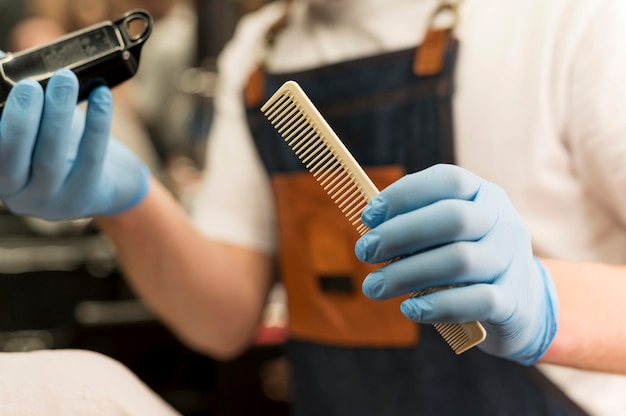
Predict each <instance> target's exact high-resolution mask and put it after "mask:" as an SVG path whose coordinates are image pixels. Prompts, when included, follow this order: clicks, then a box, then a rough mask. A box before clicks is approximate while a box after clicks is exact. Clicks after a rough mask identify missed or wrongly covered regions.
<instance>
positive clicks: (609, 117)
mask: <svg viewBox="0 0 626 416" xmlns="http://www.w3.org/2000/svg"><path fill="white" fill-rule="evenodd" d="M624 22H626V2H624V1H621V0H612V1H605V2H603V3H602V4H601V5H600V6H599V7H598V8H597V10H596V12H595V13H594V15H593V16H592V17H591V18H590V20H589V25H588V27H587V28H586V30H585V32H584V34H583V35H582V36H581V40H580V43H579V45H578V48H577V52H576V56H575V58H574V63H573V67H572V72H571V80H570V83H571V89H570V99H569V102H570V104H569V108H570V111H569V116H568V121H567V124H568V129H567V132H566V135H567V143H568V145H569V146H570V151H571V154H572V159H573V168H574V169H575V171H576V173H577V174H578V175H580V178H581V180H582V181H583V183H584V184H585V190H586V191H587V192H589V193H590V194H591V195H592V196H593V198H594V199H595V200H597V201H599V203H600V204H601V205H602V206H603V207H604V209H606V210H607V211H608V212H609V213H610V215H611V216H613V217H614V218H615V219H616V221H618V222H619V223H620V224H622V225H624V226H626V208H624V207H626V48H625V47H624V39H626V24H624Z"/></svg>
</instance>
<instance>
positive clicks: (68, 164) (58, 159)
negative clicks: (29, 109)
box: [31, 69, 78, 195]
mask: <svg viewBox="0 0 626 416" xmlns="http://www.w3.org/2000/svg"><path fill="white" fill-rule="evenodd" d="M77 99H78V79H77V78H76V75H74V73H72V72H71V71H70V70H68V69H62V70H59V71H57V72H56V73H55V74H54V75H53V76H52V77H51V78H50V80H49V81H48V84H47V86H46V92H45V104H44V110H43V117H42V119H41V128H40V130H39V136H38V138H37V144H36V146H35V152H34V155H33V169H32V189H31V190H32V192H33V194H34V195H45V194H54V193H55V192H56V191H57V190H58V189H59V188H60V187H61V186H62V185H63V183H64V182H65V180H66V178H67V175H68V174H69V172H70V171H71V170H72V167H73V166H72V165H73V161H74V158H75V154H73V153H74V152H75V148H74V146H75V143H72V140H71V139H72V138H71V127H72V119H73V117H74V111H75V110H76V102H77Z"/></svg>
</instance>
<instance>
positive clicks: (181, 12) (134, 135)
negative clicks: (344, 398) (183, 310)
mask: <svg viewBox="0 0 626 416" xmlns="http://www.w3.org/2000/svg"><path fill="white" fill-rule="evenodd" d="M268 1H269V0H195V1H194V0H107V1H104V0H80V1H79V0H25V1H19V2H17V1H10V0H0V49H2V50H4V51H19V50H22V49H26V48H28V47H31V46H35V45H38V44H41V43H44V42H47V41H50V40H53V39H55V38H56V37H58V36H61V35H62V34H64V33H67V32H70V31H73V30H77V29H80V28H84V27H86V26H89V25H91V24H95V23H98V22H100V21H103V20H115V19H117V18H119V17H121V16H122V15H123V14H124V13H126V12H127V11H129V10H131V9H134V8H143V9H145V10H148V11H149V12H150V13H151V15H152V16H153V18H154V21H155V25H154V28H153V32H152V35H151V37H150V39H149V41H148V42H147V43H146V44H145V46H144V47H143V49H142V54H141V61H140V68H139V72H138V73H137V75H136V76H135V77H134V78H133V79H132V80H130V81H128V82H126V83H124V84H122V85H120V86H119V87H116V88H115V89H114V90H113V93H114V95H115V115H114V125H113V132H114V134H115V135H116V136H117V137H118V138H119V139H120V140H122V141H124V142H125V144H126V145H128V146H129V147H130V148H131V149H133V150H134V151H135V152H136V153H137V154H138V155H139V156H140V157H141V158H142V159H143V160H144V161H145V162H146V163H147V164H148V166H149V167H150V168H151V169H152V171H153V173H154V175H156V176H157V177H159V178H160V179H161V180H162V181H163V182H164V183H165V184H166V185H167V186H168V187H169V188H170V190H171V191H172V192H173V193H174V195H176V197H177V198H179V200H180V201H181V203H182V204H183V205H185V206H187V205H186V204H187V202H188V201H189V198H191V197H192V196H193V194H194V191H195V187H196V185H197V181H198V179H199V173H200V171H201V169H202V168H203V163H204V149H205V145H206V137H207V132H208V129H209V126H210V123H211V110H212V96H213V84H214V80H215V59H216V56H217V54H218V53H219V52H220V50H221V49H222V47H223V45H224V43H225V42H226V41H227V40H228V39H229V38H230V36H231V35H232V32H233V29H234V26H235V24H236V22H237V20H238V19H239V18H240V17H241V16H242V15H243V14H245V13H247V12H249V11H252V10H255V9H256V8H258V7H260V6H262V5H263V4H264V3H266V2H268ZM283 311H284V296H283V294H282V292H281V291H280V287H277V288H276V290H275V291H274V293H272V295H271V297H270V299H269V301H268V306H267V313H266V319H265V320H264V323H263V325H262V326H261V327H260V328H259V336H258V341H257V343H256V345H255V346H254V347H252V348H250V350H249V351H248V352H247V353H245V354H244V355H243V356H242V357H240V358H238V359H236V360H233V361H230V362H217V361H214V360H212V359H210V358H209V357H206V356H202V355H199V354H196V353H194V352H193V351H191V350H189V349H187V348H186V347H185V346H183V345H182V344H180V343H179V342H178V341H177V340H176V339H175V338H174V337H173V336H172V334H171V333H170V332H169V331H168V330H167V329H166V328H164V327H163V326H162V325H161V324H160V323H159V322H158V321H157V320H156V319H155V318H154V316H153V315H152V314H151V313H150V311H149V310H148V309H147V308H145V307H144V305H143V304H142V303H141V301H139V300H138V299H137V298H136V296H135V295H134V293H133V292H132V290H131V289H130V288H129V287H128V286H127V285H126V283H125V280H124V276H123V275H121V273H120V271H119V269H118V267H117V261H116V255H115V252H114V250H113V248H112V246H111V245H110V244H109V242H108V241H107V240H106V239H105V238H104V237H103V236H102V235H101V234H100V233H99V232H98V230H97V229H96V228H95V227H94V226H93V225H92V223H91V222H90V221H89V220H79V221H60V222H48V221H43V220H39V219H34V218H26V217H17V216H14V215H12V214H11V213H10V212H8V211H7V210H5V209H4V208H3V207H2V206H0V352H12V351H30V350H36V349H57V348H83V349H90V350H94V351H98V352H101V353H104V354H107V355H109V356H112V357H114V358H116V359H118V360H119V361H121V362H123V363H124V364H126V365H127V366H128V367H129V368H130V369H131V370H132V371H134V372H135V373H136V374H137V375H138V376H139V377H140V378H141V379H143V380H144V381H145V382H146V383H147V384H148V385H149V386H150V387H151V388H153V389H154V390H155V391H156V392H157V393H158V394H160V395H161V396H162V397H163V398H164V399H165V400H167V401H168V402H169V403H171V404H172V405H173V406H174V407H176V408H177V409H178V410H179V411H181V412H182V413H183V414H185V415H192V416H193V415H244V414H255V415H278V416H279V415H281V414H288V410H287V409H288V402H289V368H288V365H287V364H286V362H285V359H284V357H283V350H282V340H283V334H284V333H283V331H282V328H283V324H284V316H283Z"/></svg>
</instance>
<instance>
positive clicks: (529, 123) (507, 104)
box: [0, 0, 626, 415]
mask: <svg viewBox="0 0 626 416" xmlns="http://www.w3.org/2000/svg"><path fill="white" fill-rule="evenodd" d="M440 7H443V9H444V10H452V11H453V12H455V13H458V14H456V15H454V16H453V17H454V19H452V22H454V31H447V30H439V29H440V28H439V27H438V26H436V25H434V24H433V19H432V16H433V15H434V14H435V12H436V11H437V10H439V8H440ZM625 18H626V5H624V3H623V2H620V1H597V2H576V1H565V0H561V1H556V2H550V3H545V2H540V1H526V2H513V1H502V2H497V3H493V2H487V1H486V0H484V1H480V0H473V1H469V0H468V1H466V2H463V3H461V4H460V6H459V7H458V10H457V9H456V6H455V5H449V4H438V3H437V2H433V1H394V2H389V1H386V2H385V1H377V0H372V1H354V0H342V1H339V0H338V1H330V0H329V1H322V0H315V1H295V2H293V3H292V4H291V7H290V8H285V3H284V2H275V3H272V4H270V5H268V6H267V7H264V8H262V9H261V10H260V11H258V12H256V13H254V14H251V15H249V16H247V17H246V18H244V19H243V20H242V21H241V23H240V25H239V28H238V30H237V32H236V33H235V36H234V38H233V39H232V41H231V42H230V43H229V45H228V46H227V48H226V49H225V50H224V52H223V54H222V56H221V58H220V62H219V68H218V69H219V75H220V79H219V83H218V90H217V96H216V97H217V101H216V114H215V120H214V123H213V126H212V131H211V134H210V139H209V149H208V153H207V169H206V174H205V178H204V182H203V185H202V188H201V189H200V192H199V194H198V196H197V200H196V204H195V207H194V212H193V215H192V221H189V219H188V218H187V214H186V213H185V211H184V210H182V209H181V207H180V205H179V204H178V203H177V201H176V200H175V199H174V198H172V197H171V195H170V194H169V193H168V192H167V190H166V189H164V187H163V186H162V185H160V184H159V183H158V182H157V181H156V180H155V179H153V178H151V177H150V174H149V172H148V170H147V169H146V168H145V166H144V164H142V163H141V162H140V161H139V160H138V159H137V158H135V157H134V156H133V155H132V153H130V152H129V151H128V150H127V149H125V148H124V147H123V146H121V145H120V144H119V143H118V142H117V141H116V140H115V139H109V134H108V130H107V127H108V124H109V120H110V117H111V111H112V110H111V101H110V95H109V92H108V90H107V89H106V88H98V89H96V90H95V91H94V92H93V93H92V94H91V96H90V100H89V102H90V105H89V107H88V110H87V116H86V123H85V125H84V128H73V127H72V126H71V123H70V120H71V119H72V117H73V114H74V108H73V102H72V99H71V98H74V97H73V95H72V96H70V97H69V98H68V99H66V100H61V101H59V100H54V97H55V96H56V95H55V94H57V93H58V92H59V91H61V90H65V91H66V93H67V92H68V91H72V92H73V93H75V91H76V84H75V82H76V81H75V78H73V77H72V75H71V74H70V73H68V72H67V71H60V72H59V73H58V74H57V75H56V76H55V77H54V78H53V81H54V82H51V84H50V85H49V86H48V87H47V90H46V94H45V96H44V94H43V92H42V91H41V89H40V88H38V87H37V85H36V84H34V83H33V82H30V81H24V82H21V83H19V84H18V85H17V86H16V87H15V88H14V90H13V91H12V96H11V97H12V99H11V100H10V102H9V103H8V104H7V108H6V109H5V112H4V114H3V118H2V120H1V124H0V136H1V137H0V140H2V142H3V146H4V144H5V143H6V144H7V145H6V146H4V150H2V147H1V146H0V162H6V161H14V163H0V169H1V170H0V174H1V175H0V177H1V178H2V181H0V195H1V196H2V198H3V200H4V201H5V203H6V204H7V206H9V208H10V209H11V210H13V211H14V212H16V213H20V214H28V215H37V216H41V217H44V218H49V219H59V218H75V217H84V216H90V215H93V216H95V217H96V221H97V223H98V225H99V226H100V228H101V229H102V230H103V231H104V232H105V233H106V234H107V235H108V236H109V237H110V238H111V239H112V241H113V242H114V243H115V245H116V247H117V250H118V253H119V257H120V260H121V262H122V264H123V265H124V270H125V272H126V274H127V276H128V278H129V281H130V282H131V283H132V285H133V286H134V288H135V289H136V290H137V292H138V293H139V294H141V295H142V296H143V298H144V299H145V301H146V302H147V303H148V305H150V307H151V308H152V309H153V310H154V311H155V313H157V314H158V315H159V316H160V317H161V318H162V319H163V321H164V322H165V323H166V324H167V325H169V327H170V328H171V329H172V330H173V331H174V332H175V333H176V334H178V336H179V337H180V338H181V340H183V341H184V342H186V343H187V344H188V345H189V346H191V347H192V348H194V349H196V350H198V351H202V352H204V353H206V354H208V355H210V356H213V357H215V358H217V359H230V358H232V357H235V356H236V355H237V354H240V353H241V352H242V351H244V350H245V349H246V348H247V347H248V345H249V343H250V342H251V340H252V338H253V334H254V332H255V329H256V327H257V324H258V321H259V316H260V314H261V311H262V308H263V306H264V304H265V299H266V295H267V293H268V291H269V288H270V287H271V284H272V282H273V277H274V272H275V270H274V269H273V265H274V264H276V265H277V266H278V269H279V270H278V271H279V272H280V275H281V278H283V279H285V280H284V281H285V284H286V287H287V291H288V300H289V307H290V322H289V325H290V328H289V329H290V340H289V342H288V344H287V351H288V356H289V358H290V360H291V364H292V369H293V382H294V389H295V396H294V408H295V414H297V415H309V414H310V415H319V414H338V415H347V414H361V415H369V414H371V415H381V414H391V415H398V414H405V413H414V412H418V413H420V414H426V415H428V414H433V415H435V414H437V415H440V414H454V415H458V414H468V415H469V414H471V415H473V414H509V413H520V414H533V415H536V414H547V415H550V414H555V415H557V414H558V415H564V414H584V413H585V412H588V413H591V414H602V415H612V414H616V415H618V414H620V413H621V412H622V409H623V408H624V405H625V404H626V403H625V402H624V397H623V394H622V392H623V391H624V388H626V378H625V377H624V376H622V375H618V374H609V373H626V349H624V348H623V343H622V342H621V340H622V339H623V338H624V329H623V328H621V327H620V326H617V327H612V328H607V325H606V323H607V322H612V321H613V320H614V319H615V317H616V316H619V314H620V311H619V306H620V305H621V304H622V302H621V297H622V294H623V293H624V290H625V289H626V288H624V285H625V284H626V283H625V282H626V280H624V279H625V277H626V276H624V273H625V272H624V267H623V264H624V262H625V261H626V259H625V258H624V253H625V251H624V250H623V248H624V241H625V239H626V237H625V236H626V230H625V226H624V223H625V221H624V218H625V213H624V209H623V207H624V206H625V202H624V201H623V189H624V178H625V177H626V174H622V173H620V172H621V171H622V170H623V169H624V166H625V164H624V163H623V160H624V153H625V152H626V148H625V147H624V141H623V139H622V136H623V132H624V130H625V129H626V120H625V119H624V117H626V111H624V109H625V108H626V94H625V93H624V92H623V91H621V89H623V88H622V87H621V86H622V85H626V84H623V83H622V82H621V79H622V76H623V73H624V66H626V52H625V51H624V50H623V48H621V47H620V45H621V42H622V39H623V38H624V36H625V35H626V33H624V31H625V30H626V29H625V28H624V25H623V24H622V23H623V21H624V19H625ZM457 40H458V42H457ZM416 45H419V47H416ZM424 51H427V52H428V53H426V56H424V55H422V54H423V53H425V52H424ZM287 79H295V80H297V81H298V82H299V83H300V84H301V85H302V86H303V87H304V89H305V91H307V93H308V94H309V95H310V96H311V97H312V99H313V101H314V102H316V103H319V104H320V111H321V112H322V114H324V115H325V116H327V117H328V119H329V122H330V124H331V126H333V128H335V129H336V130H337V132H338V134H339V136H340V137H341V138H342V139H343V140H344V141H346V144H347V146H348V148H350V149H351V150H353V151H354V153H355V157H356V159H357V160H359V161H360V162H361V163H363V164H364V165H365V166H367V167H368V168H371V167H377V168H384V167H394V169H386V170H385V171H384V172H385V173H384V175H382V179H381V177H378V176H377V174H376V172H381V171H380V170H378V169H371V172H372V175H373V177H374V178H375V179H376V180H379V182H380V183H381V184H384V185H388V186H381V188H383V187H384V188H385V189H384V190H383V191H382V192H381V194H380V195H379V196H378V197H377V198H375V199H374V200H373V201H372V202H371V203H370V205H369V206H368V208H367V209H366V210H365V211H364V213H363V221H364V223H365V224H366V225H368V226H370V227H372V231H370V232H369V233H368V234H366V235H365V236H363V237H362V238H360V239H358V240H357V237H356V236H354V235H353V234H350V233H349V232H348V231H346V229H347V228H346V227H349V225H346V226H345V227H344V226H343V224H345V219H344V218H342V217H341V214H340V213H337V215H336V216H332V214H330V210H331V208H332V209H334V210H336V207H333V206H332V204H330V205H321V206H315V209H313V210H311V211H310V212H307V215H311V216H315V215H317V214H320V213H321V214H322V215H321V216H320V217H310V218H304V222H305V224H302V221H291V222H289V221H290V220H289V218H290V217H289V215H290V214H292V213H290V212H289V211H290V209H289V208H290V203H291V202H293V201H296V200H298V199H303V200H305V201H306V200H307V199H306V198H309V196H308V195H307V194H306V193H305V189H313V188H314V186H313V187H311V188H307V187H308V186H309V185H308V184H310V183H311V182H310V181H308V182H307V179H306V178H308V176H307V174H308V173H307V172H305V171H304V170H303V168H302V166H301V164H300V161H299V160H298V159H297V158H296V157H295V156H294V155H293V153H292V151H291V149H288V148H287V147H285V145H284V143H281V141H280V140H279V139H278V138H277V137H276V135H275V133H274V131H273V129H272V127H271V126H269V125H268V123H267V121H266V120H264V119H263V117H262V116H261V115H259V113H258V107H259V105H260V104H262V103H263V102H264V101H265V99H267V98H268V97H269V95H270V94H271V93H273V91H274V90H275V89H276V88H277V87H278V86H279V85H281V84H282V82H284V81H285V80H287ZM70 86H71V88H69V87H70ZM18 97H19V98H20V99H18ZM42 109H43V110H42ZM28 120H30V121H31V122H26V121H28ZM33 120H34V122H32V121H33ZM53 121H54V122H53ZM67 136H71V137H79V138H81V139H82V141H81V145H80V147H79V148H78V149H68V148H67V146H68V145H67V144H66V142H67V140H66V138H67ZM109 140H110V142H109ZM107 143H109V145H108V147H106V146H107ZM105 149H106V150H105ZM68 150H71V151H72V154H74V155H75V157H74V158H72V159H71V160H72V162H73V163H71V164H69V166H68V163H67V152H68ZM42 154H45V155H46V156H47V157H46V158H42V157H41V156H40V155H42ZM95 161H97V163H94V162H95ZM15 162H17V163H15ZM442 162H446V163H447V164H442ZM452 162H454V163H456V164H458V165H460V166H453V165H451V164H450V163H452ZM120 166H123V169H120ZM398 166H399V167H400V168H401V170H402V171H403V172H402V173H398V170H397V169H395V168H397V167H398ZM44 172H45V175H44V174H43V173H44ZM404 172H406V173H408V175H406V176H404V175H403V173H404ZM52 173H53V174H52ZM398 178H400V179H398ZM312 184H313V185H317V184H315V182H312ZM292 185H295V187H292ZM299 185H302V186H303V187H300V186H299ZM316 189H317V188H316ZM311 192H314V191H311ZM312 198H314V197H312ZM285 201H287V203H285ZM291 206H292V207H293V206H295V205H291ZM304 206H305V208H306V204H304ZM285 207H286V209H285ZM326 207H328V210H326ZM514 207H515V208H514ZM318 209H319V210H320V212H317V210H318ZM322 210H323V212H322ZM333 212H335V211H333ZM326 215H331V216H330V217H327V216H326ZM291 218H292V219H293V217H291ZM296 219H297V218H296ZM300 220H302V219H300ZM287 224H290V225H292V226H296V227H299V226H302V225H304V229H305V230H306V233H305V234H301V235H300V236H298V237H299V240H295V242H294V240H290V239H289V233H290V232H293V230H290V229H289V227H288V226H286V225H287ZM331 229H332V232H333V234H330V235H332V238H330V240H332V241H329V238H328V235H329V234H327V231H329V230H331ZM352 239H353V240H352ZM338 241H343V242H344V243H345V244H344V245H340V246H338V245H336V243H337V242H338ZM354 241H356V246H355V251H356V255H357V257H358V258H359V259H360V260H362V261H363V262H367V263H374V265H373V266H372V267H371V268H366V267H364V266H363V265H361V264H360V263H356V262H355V263H353V262H349V261H348V262H347V263H346V262H345V259H346V256H342V255H341V253H345V249H346V247H348V248H349V249H351V248H352V245H353V243H354ZM316 242H317V243H316ZM319 243H324V244H329V245H327V246H326V247H325V248H328V247H331V250H325V251H323V253H325V254H326V256H323V255H322V256H320V255H319V254H320V251H319V250H320V246H319V245H318V244H319ZM350 251H351V250H350ZM328 253H330V254H336V253H339V254H340V255H339V256H338V257H332V256H329V255H328ZM274 256H279V259H278V261H277V262H276V263H274ZM308 256H310V257H308ZM302 257H303V258H304V260H303V261H302V262H301V263H295V266H294V263H291V262H290V261H292V260H293V261H295V260H296V259H297V258H302ZM398 257H403V258H402V259H401V260H399V261H396V262H394V263H391V264H389V265H386V266H384V267H383V268H380V269H379V266H377V265H376V264H380V263H381V262H385V261H387V260H390V259H395V258H398ZM307 258H310V259H313V260H312V261H310V262H308V261H307V260H306V259H307ZM320 259H321V260H320ZM294 269H295V270H297V271H298V272H299V273H295V274H292V273H290V270H294ZM336 272H341V273H340V274H337V273H336ZM368 273H371V274H369V275H368V277H367V278H366V279H365V281H364V282H363V286H362V290H363V292H364V293H365V295H366V296H367V297H369V298H372V299H375V300H380V301H381V302H369V301H367V299H364V298H363V297H362V296H361V294H360V293H358V292H359V291H358V288H359V286H360V283H361V280H362V278H363V276H364V275H366V274H368ZM320 278H339V279H341V281H339V282H331V283H332V284H330V285H323V284H321V282H320V281H319V279H320ZM326 282H328V280H326ZM334 283H337V284H336V285H335V284H334ZM447 284H449V285H452V286H454V288H452V289H449V290H446V291H441V292H436V293H432V294H429V295H425V296H421V297H419V298H414V299H413V298H412V299H406V300H405V296H406V295H407V294H409V293H411V292H413V291H415V290H420V289H424V288H428V287H432V286H440V285H447ZM355 287H356V288H357V290H354V288H355ZM606 288H610V290H606ZM385 299H391V300H385ZM348 302H349V303H351V304H358V305H356V306H355V308H356V309H353V311H354V310H356V313H354V314H353V317H354V316H356V317H357V318H358V319H354V318H353V319H348V320H346V319H344V318H345V317H344V315H342V314H343V313H345V312H346V310H345V308H344V309H343V310H342V305H344V306H345V304H346V303H348ZM398 307H400V308H401V311H402V313H403V314H404V315H406V316H407V317H408V318H410V319H411V320H413V321H415V322H418V323H433V322H442V321H444V322H464V321H471V320H478V321H480V322H481V323H482V324H483V325H484V326H485V327H486V328H487V332H488V335H487V339H486V341H485V342H483V343H482V344H480V345H478V347H476V348H474V349H472V350H470V351H468V352H465V353H463V354H462V355H460V356H458V357H457V356H454V354H453V353H452V352H451V351H450V349H449V348H448V346H447V345H445V343H444V342H443V340H442V339H441V338H440V337H439V336H438V334H436V333H434V332H433V330H432V328H430V326H428V325H422V326H417V325H415V324H413V323H411V322H410V321H408V320H403V319H404V318H402V316H401V315H400V314H399V313H398ZM398 318H402V319H398ZM598 323H605V324H604V325H598ZM537 363H544V364H541V372H539V371H537V369H536V368H535V367H534V364H537ZM546 363H553V364H557V366H548V365H546ZM70 365H71V361H70ZM562 366H573V367H579V368H585V369H588V370H577V369H567V368H564V367H562ZM553 383H554V384H553ZM555 384H556V385H558V387H560V388H561V389H563V390H564V392H565V393H567V394H564V392H562V391H559V390H557V389H556V388H555ZM567 396H569V397H567ZM135 399H136V400H137V401H141V400H142V398H141V397H140V396H136V398H135Z"/></svg>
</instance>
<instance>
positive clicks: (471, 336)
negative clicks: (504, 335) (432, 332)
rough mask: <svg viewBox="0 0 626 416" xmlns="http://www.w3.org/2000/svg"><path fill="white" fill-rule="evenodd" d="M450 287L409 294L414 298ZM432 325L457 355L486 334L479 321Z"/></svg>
mask: <svg viewBox="0 0 626 416" xmlns="http://www.w3.org/2000/svg"><path fill="white" fill-rule="evenodd" d="M451 288H452V286H438V287H431V288H428V289H424V290H420V291H417V292H413V293H411V294H410V295H409V296H410V297H412V298H414V297H417V296H423V295H427V294H429V293H433V292H438V291H440V290H446V289H451ZM433 326H434V327H435V329H436V330H437V332H439V334H440V335H441V336H442V337H443V339H444V340H445V341H446V342H447V343H448V345H449V346H450V348H452V350H453V351H454V352H455V353H456V354H457V355H458V354H461V353H462V352H465V351H467V350H469V349H470V348H472V347H475V346H476V345H478V344H480V343H481V342H483V341H484V339H485V337H486V336H487V332H486V331H485V328H483V326H482V325H481V324H480V322H462V323H435V324H433Z"/></svg>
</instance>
